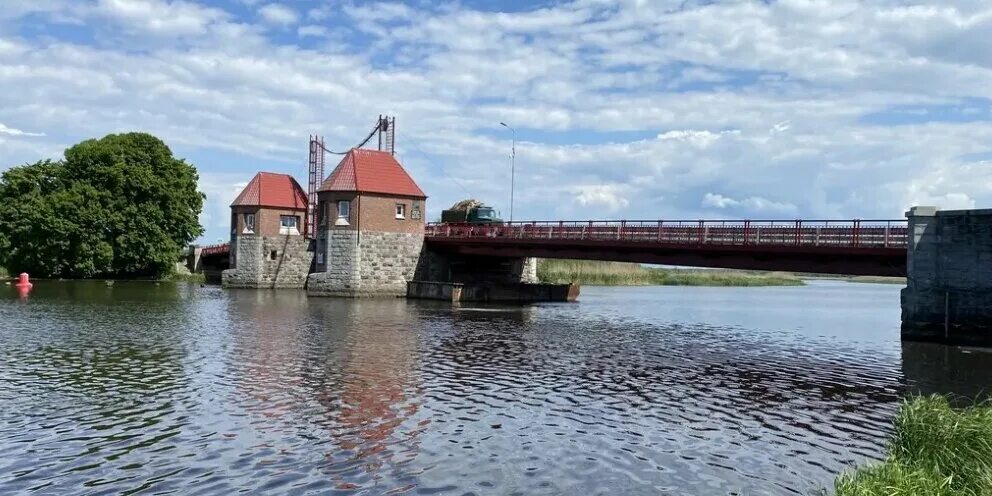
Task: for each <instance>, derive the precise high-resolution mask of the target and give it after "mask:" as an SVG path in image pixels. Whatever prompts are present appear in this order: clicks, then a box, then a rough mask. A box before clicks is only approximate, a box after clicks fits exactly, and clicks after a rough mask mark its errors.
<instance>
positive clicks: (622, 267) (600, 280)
mask: <svg viewBox="0 0 992 496" xmlns="http://www.w3.org/2000/svg"><path fill="white" fill-rule="evenodd" d="M537 277H538V278H539V279H540V280H541V282H547V283H554V284H564V283H570V282H578V283H580V284H586V285H592V286H648V285H664V286H801V285H802V284H803V281H802V280H801V279H799V278H798V277H794V276H790V275H782V274H775V273H752V272H741V271H728V270H694V269H660V268H654V267H645V266H643V265H640V264H635V263H624V262H599V261H592V260H551V259H542V260H540V261H538V264H537Z"/></svg>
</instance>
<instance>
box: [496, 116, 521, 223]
mask: <svg viewBox="0 0 992 496" xmlns="http://www.w3.org/2000/svg"><path fill="white" fill-rule="evenodd" d="M499 125H500V126H503V127H505V128H507V129H509V130H510V222H513V166H514V162H515V161H516V159H517V131H516V129H513V128H512V127H510V126H508V125H507V124H506V123H505V122H500V123H499Z"/></svg>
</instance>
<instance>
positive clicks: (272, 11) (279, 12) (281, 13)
mask: <svg viewBox="0 0 992 496" xmlns="http://www.w3.org/2000/svg"><path fill="white" fill-rule="evenodd" d="M258 15H259V16H260V17H261V18H262V20H263V21H265V22H266V23H268V24H272V25H276V26H288V25H290V24H296V23H297V21H299V20H300V15H299V14H298V13H297V12H296V11H295V10H293V9H292V7H288V6H286V5H282V4H278V3H270V4H268V5H265V6H263V7H262V8H260V9H258Z"/></svg>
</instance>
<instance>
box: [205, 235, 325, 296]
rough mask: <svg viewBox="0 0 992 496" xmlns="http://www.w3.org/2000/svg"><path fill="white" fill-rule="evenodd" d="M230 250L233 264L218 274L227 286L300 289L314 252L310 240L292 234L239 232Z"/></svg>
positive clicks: (308, 271)
mask: <svg viewBox="0 0 992 496" xmlns="http://www.w3.org/2000/svg"><path fill="white" fill-rule="evenodd" d="M231 250H233V251H234V254H235V257H234V260H235V264H236V265H235V267H234V268H233V269H228V270H225V271H224V272H223V274H222V275H221V282H222V284H223V286H224V287H228V288H297V289H302V288H303V287H304V285H305V284H306V281H307V275H308V274H309V273H310V267H311V265H312V263H313V255H314V254H313V251H311V242H310V240H308V239H306V238H304V237H303V236H295V235H289V236H259V235H251V234H244V235H239V236H236V237H235V238H234V240H233V243H232V245H231Z"/></svg>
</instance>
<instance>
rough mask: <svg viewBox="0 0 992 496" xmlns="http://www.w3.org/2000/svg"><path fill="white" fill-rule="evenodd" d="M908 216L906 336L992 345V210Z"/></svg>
mask: <svg viewBox="0 0 992 496" xmlns="http://www.w3.org/2000/svg"><path fill="white" fill-rule="evenodd" d="M906 216H907V217H908V218H909V242H908V246H907V253H906V257H907V258H906V288H905V289H903V290H902V337H903V339H905V340H913V341H935V342H942V343H949V344H969V345H980V346H992V209H985V210H945V211H939V210H937V209H936V208H934V207H913V208H912V209H911V210H910V211H909V212H907V213H906Z"/></svg>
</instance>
